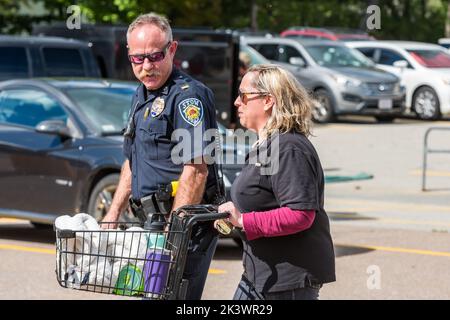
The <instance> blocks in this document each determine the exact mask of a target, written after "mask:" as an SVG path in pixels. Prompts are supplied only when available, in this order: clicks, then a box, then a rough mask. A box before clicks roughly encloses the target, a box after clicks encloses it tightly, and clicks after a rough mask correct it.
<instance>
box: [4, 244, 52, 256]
mask: <svg viewBox="0 0 450 320" xmlns="http://www.w3.org/2000/svg"><path fill="white" fill-rule="evenodd" d="M0 249H3V250H14V251H25V252H34V253H46V254H55V253H56V250H55V249H44V248H36V247H25V246H17V245H13V244H0Z"/></svg>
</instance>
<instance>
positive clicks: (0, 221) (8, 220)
mask: <svg viewBox="0 0 450 320" xmlns="http://www.w3.org/2000/svg"><path fill="white" fill-rule="evenodd" d="M22 221H24V220H19V219H14V218H0V223H15V222H22ZM26 222H27V223H28V221H26Z"/></svg>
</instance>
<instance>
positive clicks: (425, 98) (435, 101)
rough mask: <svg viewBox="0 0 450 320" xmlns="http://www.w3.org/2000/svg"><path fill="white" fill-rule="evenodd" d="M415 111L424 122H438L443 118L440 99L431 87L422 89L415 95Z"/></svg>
mask: <svg viewBox="0 0 450 320" xmlns="http://www.w3.org/2000/svg"><path fill="white" fill-rule="evenodd" d="M412 105H413V109H414V111H415V112H416V114H417V116H418V117H419V118H420V119H422V120H436V119H439V118H440V117H441V109H440V104H439V98H438V96H437V94H436V92H435V91H434V90H433V89H432V88H430V87H422V88H420V89H419V90H417V91H416V92H415V93H414V97H413V104H412Z"/></svg>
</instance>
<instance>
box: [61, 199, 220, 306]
mask: <svg viewBox="0 0 450 320" xmlns="http://www.w3.org/2000/svg"><path fill="white" fill-rule="evenodd" d="M228 216H229V214H228V213H218V212H217V206H213V205H195V206H184V207H182V208H180V209H178V210H177V211H175V212H173V213H172V215H171V218H170V221H169V222H167V223H166V224H165V226H164V228H163V230H159V231H156V230H147V229H142V228H141V227H142V226H143V225H144V224H143V223H142V224H141V223H124V222H118V223H117V227H118V228H117V229H108V230H96V231H92V230H88V231H86V230H62V229H57V228H55V231H56V258H57V259H56V276H57V280H58V282H59V284H60V285H61V286H62V287H65V288H73V289H76V290H83V291H92V292H98V293H105V294H116V295H124V296H137V297H143V298H147V299H160V300H173V299H176V300H183V299H184V298H185V296H186V290H187V286H188V281H187V280H186V279H183V272H184V268H185V264H186V257H187V254H188V246H189V240H190V238H191V232H192V227H193V226H194V224H195V223H199V222H206V221H214V220H219V219H224V218H227V217H228ZM109 224H111V223H109Z"/></svg>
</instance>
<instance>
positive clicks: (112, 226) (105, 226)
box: [100, 212, 119, 230]
mask: <svg viewBox="0 0 450 320" xmlns="http://www.w3.org/2000/svg"><path fill="white" fill-rule="evenodd" d="M118 220H119V218H118V217H117V216H116V215H114V214H113V213H111V212H108V213H107V214H106V216H105V217H104V218H103V220H102V224H100V227H101V228H102V229H104V230H106V229H116V228H117V221H118ZM108 222H114V223H109V224H108Z"/></svg>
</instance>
